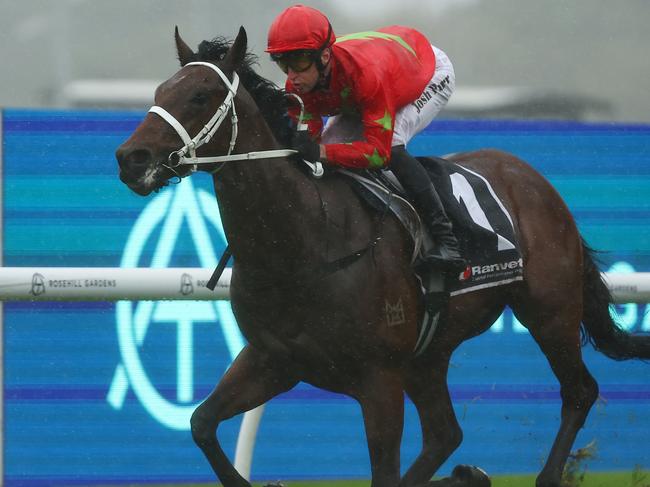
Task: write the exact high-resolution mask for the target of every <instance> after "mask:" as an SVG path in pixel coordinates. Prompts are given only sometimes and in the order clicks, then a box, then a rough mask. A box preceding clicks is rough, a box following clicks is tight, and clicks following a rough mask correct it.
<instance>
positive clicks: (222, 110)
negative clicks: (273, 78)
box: [149, 61, 324, 177]
mask: <svg viewBox="0 0 650 487" xmlns="http://www.w3.org/2000/svg"><path fill="white" fill-rule="evenodd" d="M185 66H205V67H208V68H210V69H212V70H213V71H215V72H216V73H217V74H218V75H219V77H220V78H221V79H222V81H223V82H224V84H225V85H226V88H228V94H227V95H226V99H225V100H224V101H223V103H222V104H221V105H220V106H219V108H218V109H217V111H216V113H215V114H214V115H213V116H212V118H211V119H210V120H209V121H208V123H206V124H205V126H204V127H203V128H202V129H201V130H200V131H199V133H198V134H196V136H195V137H193V138H192V137H190V134H189V133H188V132H187V130H185V127H183V125H182V124H181V123H180V122H179V121H178V120H176V118H175V117H174V116H173V115H172V114H171V113H169V112H168V111H167V110H165V109H164V108H163V107H160V106H157V105H154V106H152V107H151V108H150V109H149V111H150V112H152V113H155V114H157V115H158V116H160V117H162V119H163V120H165V121H166V122H167V123H168V124H169V125H171V126H172V127H173V128H174V130H176V133H177V134H178V135H179V136H180V138H181V140H182V141H183V143H184V144H185V145H184V146H183V147H181V148H180V149H178V150H177V151H174V152H172V153H171V154H170V155H169V158H168V162H169V165H167V166H166V167H168V168H169V169H171V170H172V171H173V172H174V173H175V172H176V171H175V168H177V167H180V166H192V167H191V170H190V171H191V172H195V171H197V170H198V167H199V165H200V164H216V163H220V162H234V161H248V160H254V159H269V158H277V157H287V156H290V155H293V154H296V152H297V151H295V150H293V149H276V150H265V151H257V152H246V153H242V154H232V151H233V149H234V148H235V143H236V142H237V135H238V126H237V124H238V119H237V111H236V109H235V95H236V94H237V89H238V88H239V76H238V75H237V73H235V72H233V80H232V83H231V82H230V80H229V79H228V77H227V76H226V75H225V74H224V72H223V71H221V69H219V68H218V67H217V66H215V65H214V64H212V63H207V62H202V61H197V62H192V63H187V64H186V65H185ZM293 96H295V97H296V98H297V99H298V101H299V103H300V106H301V112H300V119H299V121H298V127H299V128H302V127H301V125H302V116H303V112H304V105H303V102H302V100H301V99H300V97H298V96H297V95H293ZM229 111H232V115H231V117H230V120H231V127H232V128H231V134H230V145H229V147H228V154H227V155H223V156H213V157H198V156H197V155H196V149H198V148H199V147H201V146H202V145H204V144H207V143H208V142H210V140H211V139H212V137H213V136H214V134H215V133H216V132H217V130H218V129H219V127H220V126H221V124H222V123H223V121H224V120H225V119H226V117H227V116H228V112H229ZM303 162H304V163H305V164H307V165H309V167H310V168H311V170H312V173H313V175H314V176H315V177H320V176H322V175H323V172H324V171H323V165H322V164H321V163H320V162H315V163H312V162H309V161H304V160H303ZM219 169H220V168H217V169H214V170H212V171H209V172H211V173H215V172H217V171H218V170H219ZM179 177H180V176H179Z"/></svg>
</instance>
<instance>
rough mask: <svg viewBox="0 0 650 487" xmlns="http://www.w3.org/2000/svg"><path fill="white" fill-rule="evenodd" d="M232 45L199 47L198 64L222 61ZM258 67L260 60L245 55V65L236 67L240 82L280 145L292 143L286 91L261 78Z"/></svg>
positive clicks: (222, 42) (218, 39) (220, 40)
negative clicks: (257, 71)
mask: <svg viewBox="0 0 650 487" xmlns="http://www.w3.org/2000/svg"><path fill="white" fill-rule="evenodd" d="M231 45H232V41H230V40H228V39H226V38H225V37H216V38H214V39H212V40H211V41H203V42H201V44H199V48H198V52H197V53H196V55H195V57H196V59H195V60H196V61H220V60H222V59H223V58H224V56H225V55H226V52H228V49H229V48H230V46H231ZM256 64H257V56H255V55H254V54H252V53H251V52H246V56H245V57H244V59H243V61H242V62H241V63H240V64H239V65H238V66H236V67H235V70H236V71H237V74H238V75H239V79H240V81H241V83H242V85H243V86H244V88H246V91H248V92H249V93H250V95H251V96H252V97H253V99H254V100H255V103H257V106H258V108H259V109H260V112H262V115H263V116H264V119H265V120H266V123H268V125H269V127H270V128H271V130H272V131H273V134H274V135H275V137H276V139H278V142H280V143H281V144H284V145H288V144H289V141H290V140H291V125H290V122H289V116H288V114H287V106H288V105H287V97H286V96H285V92H284V90H282V89H280V88H278V87H277V86H276V85H275V84H274V83H272V82H271V81H269V80H267V79H265V78H263V77H261V76H260V75H259V74H257V73H256V72H255V71H254V70H253V66H255V65H256Z"/></svg>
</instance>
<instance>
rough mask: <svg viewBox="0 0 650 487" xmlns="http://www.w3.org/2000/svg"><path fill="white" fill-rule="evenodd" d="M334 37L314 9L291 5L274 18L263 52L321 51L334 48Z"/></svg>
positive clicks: (323, 17)
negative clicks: (330, 47) (332, 46)
mask: <svg viewBox="0 0 650 487" xmlns="http://www.w3.org/2000/svg"><path fill="white" fill-rule="evenodd" d="M335 40H336V36H335V35H334V32H333V31H332V25H331V24H330V21H329V20H328V19H327V17H326V16H325V15H324V14H323V13H322V12H320V11H318V10H316V9H315V8H311V7H306V6H305V5H294V6H293V7H289V8H288V9H286V10H285V11H284V12H282V13H281V14H280V15H278V16H277V17H276V19H275V20H274V21H273V23H272V24H271V28H270V29H269V37H268V43H267V47H266V52H268V53H271V54H277V53H281V52H287V51H296V50H303V49H305V50H314V51H321V50H323V49H325V48H326V47H329V46H331V45H332V44H334V41H335Z"/></svg>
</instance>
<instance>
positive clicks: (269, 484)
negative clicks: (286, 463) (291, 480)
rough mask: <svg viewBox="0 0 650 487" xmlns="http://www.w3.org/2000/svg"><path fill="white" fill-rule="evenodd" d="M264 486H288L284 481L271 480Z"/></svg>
mask: <svg viewBox="0 0 650 487" xmlns="http://www.w3.org/2000/svg"><path fill="white" fill-rule="evenodd" d="M263 487H286V486H285V485H284V484H283V483H282V482H269V483H268V484H264V485H263Z"/></svg>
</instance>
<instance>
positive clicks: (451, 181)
mask: <svg viewBox="0 0 650 487" xmlns="http://www.w3.org/2000/svg"><path fill="white" fill-rule="evenodd" d="M418 160H419V161H420V162H421V163H422V165H423V166H424V167H425V168H426V170H427V172H428V173H429V176H430V177H431V180H432V182H433V184H434V186H435V188H436V190H437V191H438V194H439V195H440V199H441V200H442V203H443V206H444V207H445V210H446V212H447V215H448V216H449V219H450V220H451V222H452V224H453V229H454V233H455V235H456V237H457V238H458V242H459V244H460V247H461V251H462V253H463V256H464V257H465V259H466V260H467V261H468V263H469V266H468V267H467V269H466V270H465V271H464V272H463V273H461V274H460V275H459V276H457V277H454V276H451V277H450V278H448V279H447V280H446V283H445V287H446V291H447V292H449V294H450V295H452V296H454V295H457V294H462V293H467V292H471V291H476V290H479V289H484V288H487V287H494V286H500V285H504V284H508V283H511V282H513V281H521V280H523V260H522V257H521V253H520V250H519V244H518V242H517V238H516V234H515V230H514V226H513V223H512V219H511V217H510V215H509V214H508V212H507V210H506V208H505V207H504V205H503V203H502V202H501V201H500V200H499V198H498V197H497V195H496V194H495V192H494V190H493V189H492V186H491V185H490V183H489V181H487V179H485V178H484V177H483V176H481V175H480V174H478V173H477V172H475V171H472V170H469V169H467V168H464V167H461V166H459V165H457V164H454V163H452V162H449V161H447V160H445V159H442V158H436V157H426V158H418ZM339 172H341V173H343V174H346V175H347V176H349V177H351V178H352V179H354V180H355V181H356V182H357V183H358V184H359V185H360V186H361V187H362V188H364V190H360V191H359V193H360V194H361V195H362V197H364V199H366V200H367V201H368V202H369V203H370V204H373V205H374V206H376V207H377V206H378V204H380V205H381V206H382V207H385V206H386V205H387V206H388V208H389V209H390V211H391V212H393V213H394V214H395V215H396V216H397V218H398V219H399V220H400V221H401V222H402V224H403V225H404V227H405V228H406V229H407V230H408V232H409V234H410V235H411V237H412V239H413V243H414V253H413V261H414V262H416V261H417V259H418V258H419V256H420V255H421V254H423V253H426V252H427V251H428V250H430V249H432V248H433V246H434V245H435V242H434V240H433V238H432V236H431V235H429V234H428V233H427V231H426V229H425V228H424V227H423V225H422V224H421V222H420V219H419V217H418V216H417V213H416V211H415V209H414V208H413V206H412V205H411V204H410V203H409V202H408V201H407V200H406V199H405V197H404V196H403V195H404V192H403V189H402V187H401V185H399V183H398V182H397V179H396V178H395V177H394V175H393V174H392V173H390V172H389V171H381V173H378V172H376V171H375V172H373V171H367V172H366V173H364V175H365V177H363V176H362V175H361V174H360V173H359V172H351V171H347V170H339ZM373 200H374V201H373ZM417 267H419V266H417V265H416V268H417ZM420 277H421V280H422V281H423V287H424V290H425V292H427V291H430V290H431V289H430V286H429V285H428V284H427V283H428V282H429V281H430V279H429V278H427V279H426V280H425V279H423V276H420ZM434 287H435V285H434Z"/></svg>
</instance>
